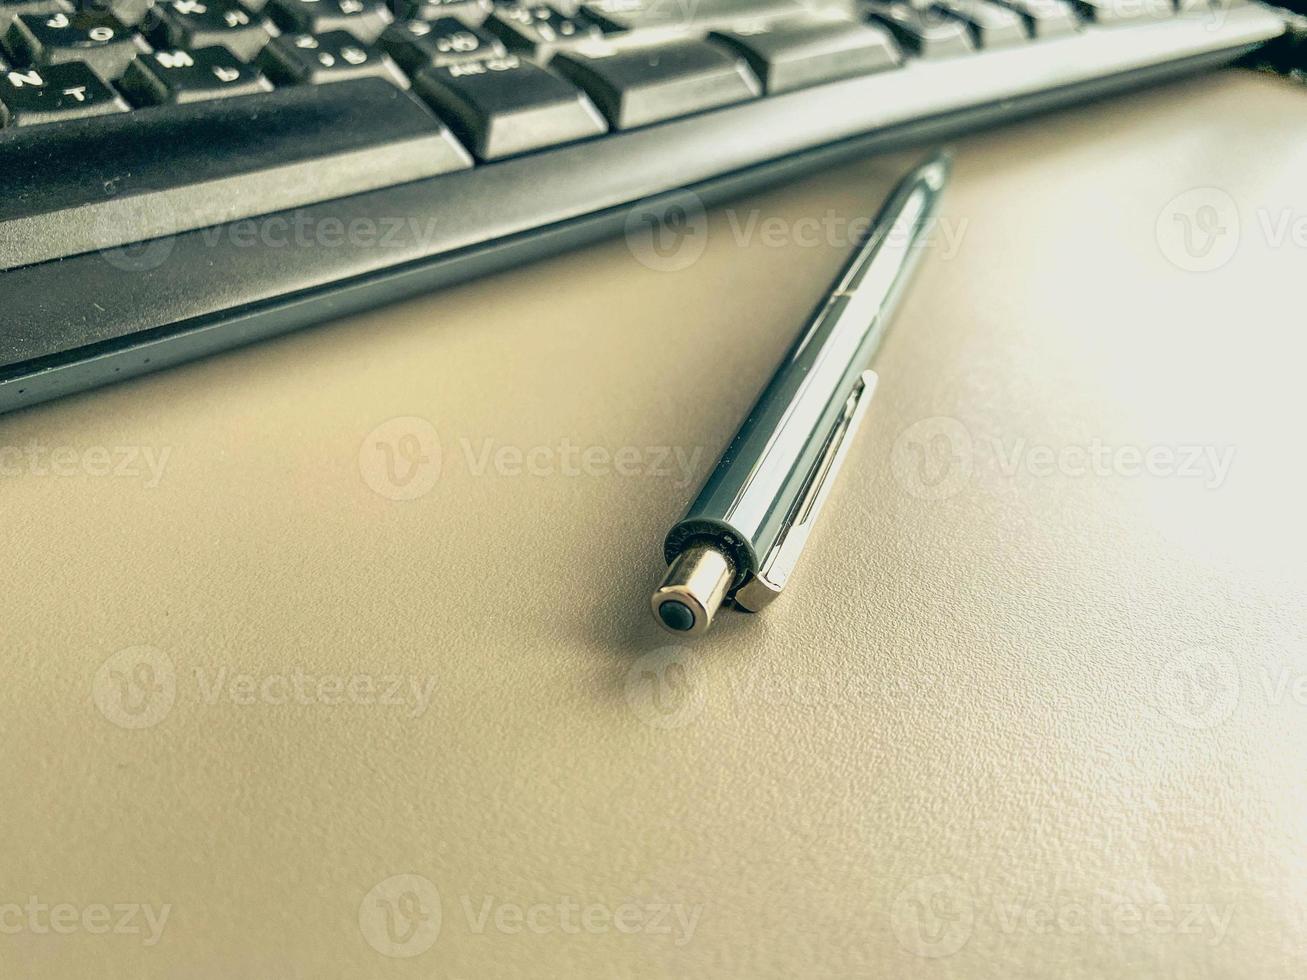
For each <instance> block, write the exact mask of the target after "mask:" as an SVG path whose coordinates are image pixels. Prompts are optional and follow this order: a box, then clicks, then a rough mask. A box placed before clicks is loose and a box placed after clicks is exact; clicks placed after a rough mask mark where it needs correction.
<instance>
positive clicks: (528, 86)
mask: <svg viewBox="0 0 1307 980" xmlns="http://www.w3.org/2000/svg"><path fill="white" fill-rule="evenodd" d="M413 87H414V89H416V90H417V91H418V92H419V93H420V94H421V95H422V97H423V98H424V99H426V100H427V101H428V102H430V103H431V104H432V105H433V106H435V107H436V109H437V110H438V111H440V112H441V113H442V115H444V117H445V118H446V119H449V120H450V124H451V125H452V126H453V127H454V131H455V132H457V133H458V134H459V136H460V137H461V138H462V139H463V142H464V143H466V144H468V145H470V146H471V147H472V151H473V152H474V153H475V154H476V155H477V156H478V157H480V158H481V159H482V160H497V159H499V158H500V157H507V156H512V155H514V154H517V153H525V152H527V151H528V150H538V149H540V148H541V147H545V146H553V145H555V144H557V143H570V142H572V141H573V140H579V139H584V138H586V137H587V136H598V135H599V134H600V133H603V132H604V131H605V130H607V128H608V127H607V126H606V125H605V124H604V120H603V117H602V116H601V115H599V113H598V112H597V111H596V110H595V107H594V105H593V104H592V103H591V102H590V100H589V98H587V97H586V96H585V94H584V93H582V92H579V91H577V90H576V89H575V88H573V87H572V85H570V84H569V83H568V82H565V81H563V79H561V78H559V77H558V76H557V75H555V74H553V73H552V72H550V71H548V70H546V69H544V68H540V67H537V66H536V65H533V64H531V62H529V61H523V60H522V59H521V58H519V57H517V56H516V55H506V56H505V57H502V58H488V59H486V60H484V61H468V62H463V63H461V64H457V65H448V66H446V67H441V68H435V67H432V68H424V69H423V70H422V71H421V72H419V73H418V75H417V77H415V78H414V79H413Z"/></svg>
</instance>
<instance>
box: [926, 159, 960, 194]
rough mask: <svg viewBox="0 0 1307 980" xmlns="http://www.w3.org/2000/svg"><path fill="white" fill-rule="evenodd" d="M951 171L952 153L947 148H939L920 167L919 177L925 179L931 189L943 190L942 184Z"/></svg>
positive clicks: (945, 181) (946, 181)
mask: <svg viewBox="0 0 1307 980" xmlns="http://www.w3.org/2000/svg"><path fill="white" fill-rule="evenodd" d="M952 172H953V153H952V151H951V150H948V149H940V150H937V151H936V152H935V154H934V155H933V156H931V157H930V159H928V160H926V162H925V163H923V164H922V165H921V167H920V174H921V179H922V180H924V181H926V183H928V184H929V185H930V186H931V188H932V189H933V190H936V191H939V190H943V188H944V185H945V184H947V183H948V179H949V175H950V174H951V173H952Z"/></svg>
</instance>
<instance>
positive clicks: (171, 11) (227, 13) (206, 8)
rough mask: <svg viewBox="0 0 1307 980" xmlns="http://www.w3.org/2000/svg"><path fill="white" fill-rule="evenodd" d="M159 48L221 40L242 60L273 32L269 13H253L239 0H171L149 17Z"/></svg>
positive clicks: (200, 45)
mask: <svg viewBox="0 0 1307 980" xmlns="http://www.w3.org/2000/svg"><path fill="white" fill-rule="evenodd" d="M147 22H148V23H149V25H150V35H151V38H152V39H153V40H154V43H155V45H156V46H157V47H160V48H207V47H209V46H211V45H214V44H221V45H222V46H223V47H225V48H226V49H227V50H228V51H230V52H231V53H232V54H234V55H236V57H238V58H240V59H241V60H242V61H250V60H252V59H253V58H254V56H255V55H256V54H258V53H259V52H260V51H261V50H263V46H264V45H265V44H267V43H268V38H269V37H271V36H272V34H273V32H274V31H273V28H272V24H271V23H270V22H269V21H268V19H267V18H266V17H262V16H260V15H258V14H252V13H250V12H249V11H248V10H246V9H245V8H244V7H242V6H241V5H240V4H239V3H237V2H236V0H168V2H167V3H161V4H159V5H158V6H157V7H155V8H154V9H153V10H152V11H151V12H150V16H149V17H148V18H147Z"/></svg>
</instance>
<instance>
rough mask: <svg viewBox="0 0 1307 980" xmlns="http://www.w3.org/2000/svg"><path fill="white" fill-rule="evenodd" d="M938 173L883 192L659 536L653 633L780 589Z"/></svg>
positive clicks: (918, 172)
mask: <svg viewBox="0 0 1307 980" xmlns="http://www.w3.org/2000/svg"><path fill="white" fill-rule="evenodd" d="M949 171H950V160H949V157H948V156H947V155H945V154H942V153H941V154H938V155H936V156H935V157H933V158H932V159H930V160H929V161H927V162H925V163H923V164H921V165H920V166H918V167H917V168H916V169H914V170H913V171H912V172H911V173H909V174H908V175H907V176H906V177H904V178H903V180H902V181H900V182H899V184H898V185H897V186H896V187H895V188H894V190H893V191H892V192H891V194H890V196H889V198H888V199H887V200H886V201H885V204H884V205H883V206H882V207H881V209H880V211H879V212H878V213H877V215H876V218H875V220H874V221H873V223H872V225H871V228H870V230H869V233H868V236H867V240H866V242H865V243H864V244H863V245H862V246H861V247H860V248H859V249H858V250H857V252H856V253H855V254H854V255H853V257H852V259H850V261H849V263H848V265H847V266H845V268H844V271H843V272H841V273H840V276H839V277H838V278H837V279H836V281H835V285H834V287H833V289H832V290H831V292H830V293H829V295H828V296H827V297H826V299H825V300H824V301H823V302H822V303H821V305H820V306H819V307H818V308H817V311H816V313H815V314H814V315H813V317H812V318H811V319H810V321H809V323H808V326H807V327H806V328H805V329H804V331H803V333H802V334H801V335H800V336H799V338H798V340H797V341H796V342H795V344H794V347H793V348H791V350H790V352H789V353H788V354H787V355H786V356H785V359H784V361H782V362H781V365H780V367H779V368H778V369H777V370H776V373H775V375H773V376H772V379H771V381H770V382H769V383H768V385H767V387H766V388H765V389H763V392H762V394H761V395H759V397H758V401H757V402H756V403H755V404H754V406H753V408H752V410H751V411H750V412H749V414H748V416H747V417H746V418H745V420H744V423H743V424H742V425H741V426H740V429H739V431H738V432H737V433H736V434H735V438H734V439H732V440H731V443H730V445H729V447H728V448H727V450H726V452H725V453H724V454H723V455H722V457H721V459H719V460H718V461H717V465H716V467H715V468H714V469H713V472H712V475H711V476H709V477H708V481H707V482H706V483H705V484H704V486H703V489H702V490H701V491H700V492H699V496H698V498H696V499H695V501H694V503H693V504H691V505H690V509H689V510H688V511H687V512H686V514H685V516H684V517H683V518H681V520H680V521H678V522H677V524H676V525H675V526H674V527H673V528H672V529H671V530H670V531H669V532H668V533H667V539H666V541H665V542H664V545H663V552H664V556H665V558H666V560H667V563H668V565H669V566H670V567H669V568H668V570H667V575H666V577H665V578H664V579H663V582H662V584H661V585H660V586H659V587H658V589H657V590H656V591H655V592H654V594H653V598H652V600H651V603H652V608H653V613H654V617H655V618H656V619H657V620H658V622H659V623H661V624H662V625H663V626H664V627H665V628H667V629H669V630H671V631H673V632H676V633H679V634H681V635H683V636H693V635H697V634H702V633H703V632H704V631H705V630H707V629H708V627H709V626H710V625H711V624H712V620H713V616H714V615H715V614H716V612H717V610H718V608H719V607H720V606H721V605H723V604H724V603H728V604H730V605H733V606H735V607H736V608H739V609H743V610H746V611H748V612H757V611H758V610H760V609H762V608H763V607H764V606H766V605H767V604H768V603H769V602H771V600H772V599H774V598H775V597H776V596H777V595H779V594H780V592H781V590H782V589H783V588H784V587H785V583H786V581H787V580H788V579H789V577H790V573H791V572H792V571H793V570H794V566H795V563H796V562H797V561H798V558H799V555H800V553H801V552H802V551H803V546H804V544H805V543H806V541H807V538H808V534H809V532H810V531H811V529H812V526H813V522H814V521H815V519H816V517H817V514H818V512H819V511H820V510H821V506H822V503H823V502H824V501H825V498H826V495H827V493H828V492H829V490H830V487H831V484H832V482H833V481H834V479H835V476H836V474H837V473H838V472H839V468H840V465H841V464H842V463H843V461H844V456H845V454H846V453H847V451H848V448H849V444H850V441H851V440H852V438H853V434H854V433H855V432H856V431H857V428H858V424H859V423H860V422H861V421H862V417H863V415H864V414H865V412H866V410H867V406H868V404H869V402H870V401H871V396H872V393H873V391H874V390H875V386H876V374H875V372H873V371H870V370H867V365H868V364H869V363H870V361H871V359H872V356H873V355H874V354H875V352H876V349H877V348H878V347H879V346H880V342H881V340H882V339H883V338H884V336H885V332H886V330H887V328H888V327H889V322H890V319H891V317H892V316H893V313H894V308H895V306H896V305H897V301H898V299H899V296H900V295H901V293H902V292H903V289H904V287H905V286H906V284H907V282H908V279H909V277H910V275H911V272H912V269H913V267H914V266H915V264H916V259H917V257H918V256H919V255H920V252H921V247H920V246H921V245H922V244H923V242H924V237H925V235H926V233H927V231H928V230H929V227H930V222H931V218H932V217H933V215H934V213H935V208H936V205H937V203H938V200H939V197H940V194H941V193H942V191H943V189H944V185H945V184H946V183H947V181H948V176H949Z"/></svg>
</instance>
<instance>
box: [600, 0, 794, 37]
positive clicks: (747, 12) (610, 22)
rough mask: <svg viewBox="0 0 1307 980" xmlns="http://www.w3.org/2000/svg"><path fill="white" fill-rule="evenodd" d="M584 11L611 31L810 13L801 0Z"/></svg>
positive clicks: (681, 0) (620, 2)
mask: <svg viewBox="0 0 1307 980" xmlns="http://www.w3.org/2000/svg"><path fill="white" fill-rule="evenodd" d="M581 10H582V12H583V13H586V14H588V15H590V16H591V17H593V18H594V19H595V20H597V21H599V22H600V23H602V24H604V25H605V26H606V27H607V28H608V29H609V30H610V31H640V30H652V29H655V28H673V29H682V30H684V29H689V28H697V29H700V30H709V29H711V28H714V27H722V28H726V27H729V26H730V25H732V24H736V23H739V22H741V21H750V22H753V21H760V20H770V19H774V18H777V17H784V16H793V15H796V14H805V13H809V12H810V11H809V8H808V7H807V6H806V5H805V4H803V3H802V2H801V0H592V2H590V3H585V4H583V5H582V7H581Z"/></svg>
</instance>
